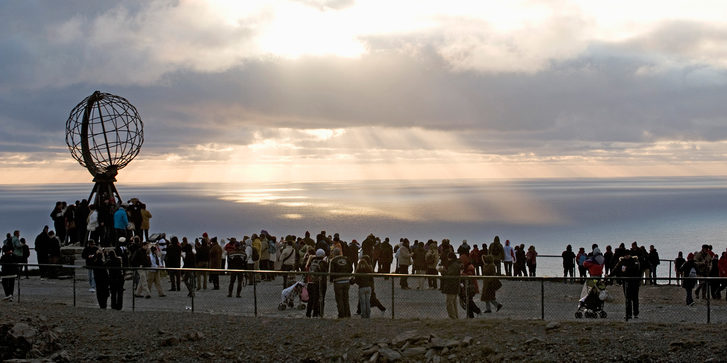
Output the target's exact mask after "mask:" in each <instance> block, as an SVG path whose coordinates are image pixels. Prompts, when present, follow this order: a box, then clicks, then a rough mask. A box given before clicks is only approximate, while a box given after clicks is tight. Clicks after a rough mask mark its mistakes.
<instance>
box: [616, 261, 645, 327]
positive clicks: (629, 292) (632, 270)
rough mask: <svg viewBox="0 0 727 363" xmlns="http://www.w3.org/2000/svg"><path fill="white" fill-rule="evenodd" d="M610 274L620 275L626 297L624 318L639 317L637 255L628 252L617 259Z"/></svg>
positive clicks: (638, 264)
mask: <svg viewBox="0 0 727 363" xmlns="http://www.w3.org/2000/svg"><path fill="white" fill-rule="evenodd" d="M611 276H618V277H622V278H623V279H621V284H622V286H623V291H624V297H625V298H626V316H625V320H626V321H629V320H630V319H631V318H634V319H638V318H639V287H640V286H641V278H640V277H641V266H640V262H639V258H638V256H631V253H630V252H626V255H625V256H623V257H621V258H620V259H619V262H618V263H617V264H616V266H615V267H614V269H613V273H612V274H611Z"/></svg>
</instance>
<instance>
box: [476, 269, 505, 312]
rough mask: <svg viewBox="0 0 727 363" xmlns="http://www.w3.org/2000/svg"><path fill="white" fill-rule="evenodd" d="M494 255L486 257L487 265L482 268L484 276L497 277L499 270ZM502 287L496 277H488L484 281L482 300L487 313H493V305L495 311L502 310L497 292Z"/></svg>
mask: <svg viewBox="0 0 727 363" xmlns="http://www.w3.org/2000/svg"><path fill="white" fill-rule="evenodd" d="M493 261H494V260H493V258H492V255H486V256H484V263H485V265H484V266H483V267H482V276H497V270H496V269H495V265H494V263H493ZM500 287H502V282H500V280H499V279H497V278H495V277H486V278H485V279H483V280H482V295H481V296H480V300H482V301H484V302H485V311H484V312H485V313H488V314H489V313H491V312H492V308H491V305H494V306H495V309H496V310H495V311H500V309H502V304H500V303H499V302H497V296H496V294H497V290H499V289H500Z"/></svg>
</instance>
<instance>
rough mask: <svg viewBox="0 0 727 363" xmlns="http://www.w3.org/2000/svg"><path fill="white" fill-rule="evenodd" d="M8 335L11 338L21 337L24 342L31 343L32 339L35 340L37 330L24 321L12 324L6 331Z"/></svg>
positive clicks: (18, 338) (17, 338)
mask: <svg viewBox="0 0 727 363" xmlns="http://www.w3.org/2000/svg"><path fill="white" fill-rule="evenodd" d="M8 333H9V334H10V336H11V337H12V338H13V339H16V340H20V339H23V340H25V341H26V342H28V343H30V344H33V341H34V340H35V336H36V334H38V330H36V329H35V328H33V327H31V326H30V325H28V324H26V323H17V324H15V326H13V328H12V329H10V331H9V332H8Z"/></svg>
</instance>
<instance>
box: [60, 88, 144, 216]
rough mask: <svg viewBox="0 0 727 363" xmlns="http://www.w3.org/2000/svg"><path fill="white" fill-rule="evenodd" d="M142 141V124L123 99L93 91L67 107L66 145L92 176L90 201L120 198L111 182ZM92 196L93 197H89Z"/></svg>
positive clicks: (137, 150) (138, 149) (132, 158)
mask: <svg viewBox="0 0 727 363" xmlns="http://www.w3.org/2000/svg"><path fill="white" fill-rule="evenodd" d="M143 143H144V123H143V122H142V121H141V117H139V112H138V111H137V110H136V108H135V107H134V106H133V105H132V104H131V103H129V101H127V100H126V99H125V98H123V97H119V96H116V95H112V94H110V93H102V92H99V91H96V92H94V93H93V94H92V95H90V96H88V97H86V98H85V99H84V100H83V101H81V103H79V104H78V105H77V106H76V107H74V108H73V110H71V113H70V115H69V116H68V121H66V144H67V145H68V149H69V150H70V152H71V155H72V156H73V158H74V159H76V160H77V161H78V162H79V163H80V164H81V165H82V166H84V167H86V169H88V171H89V172H90V173H91V175H93V177H94V178H93V181H94V182H95V183H96V184H95V185H94V188H93V190H92V191H91V194H90V195H89V197H88V201H89V202H90V203H93V204H96V205H97V206H98V205H100V204H101V202H102V200H103V199H104V198H112V197H115V198H116V200H119V201H120V200H121V197H120V196H119V193H118V191H117V190H116V187H115V186H114V182H115V181H116V175H117V174H118V171H119V170H121V169H122V168H123V167H125V166H127V165H129V163H130V162H131V161H132V160H134V158H135V157H136V156H137V155H138V154H139V151H140V150H141V145H142V144H143ZM94 194H95V195H96V197H95V199H92V198H93V197H94Z"/></svg>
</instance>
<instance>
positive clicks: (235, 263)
mask: <svg viewBox="0 0 727 363" xmlns="http://www.w3.org/2000/svg"><path fill="white" fill-rule="evenodd" d="M230 242H231V243H232V244H233V245H232V246H233V247H232V249H231V250H230V251H229V252H228V255H227V257H228V266H229V268H230V269H231V270H244V269H245V267H247V255H246V254H245V249H244V248H243V246H242V245H241V244H240V242H238V241H237V240H235V239H234V238H231V239H230ZM243 278H244V275H243V272H239V271H235V272H230V284H229V285H228V286H227V297H232V289H233V288H234V286H235V281H237V297H241V296H240V293H242V279H243Z"/></svg>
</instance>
